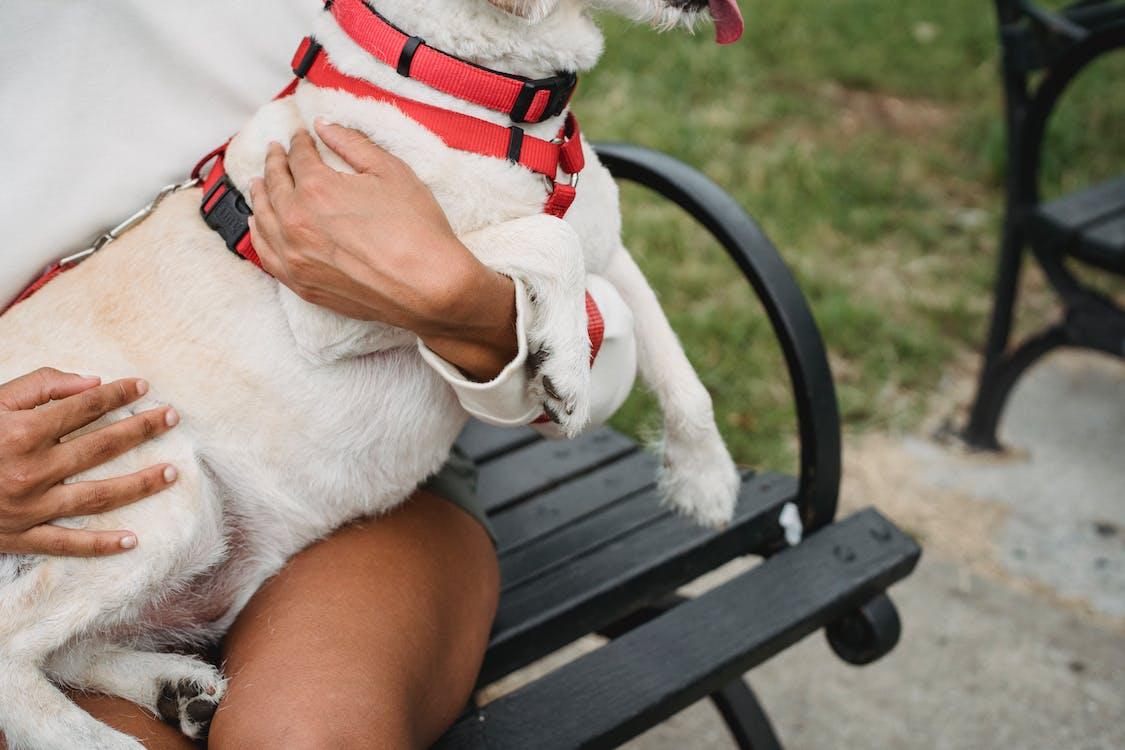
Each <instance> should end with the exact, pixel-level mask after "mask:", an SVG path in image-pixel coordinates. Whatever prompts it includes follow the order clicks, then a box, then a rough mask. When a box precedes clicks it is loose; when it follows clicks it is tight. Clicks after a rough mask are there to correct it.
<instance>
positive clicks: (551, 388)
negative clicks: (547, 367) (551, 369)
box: [543, 375, 573, 414]
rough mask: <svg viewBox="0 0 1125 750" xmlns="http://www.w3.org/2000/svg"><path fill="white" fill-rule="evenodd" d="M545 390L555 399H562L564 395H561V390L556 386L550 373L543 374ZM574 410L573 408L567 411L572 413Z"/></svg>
mask: <svg viewBox="0 0 1125 750" xmlns="http://www.w3.org/2000/svg"><path fill="white" fill-rule="evenodd" d="M543 390H544V391H546V392H547V395H548V396H550V397H551V398H553V399H555V400H556V401H562V396H560V395H559V391H558V389H557V388H555V384H554V382H553V381H552V380H551V376H550V375H544V376H543ZM572 412H573V410H570V411H567V414H570V413H572Z"/></svg>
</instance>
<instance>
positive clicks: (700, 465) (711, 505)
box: [659, 433, 742, 528]
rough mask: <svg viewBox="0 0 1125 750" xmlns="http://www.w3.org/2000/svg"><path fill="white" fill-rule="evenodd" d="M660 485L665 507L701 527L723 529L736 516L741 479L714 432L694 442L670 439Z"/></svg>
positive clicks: (720, 439) (666, 447)
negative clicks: (670, 508)
mask: <svg viewBox="0 0 1125 750" xmlns="http://www.w3.org/2000/svg"><path fill="white" fill-rule="evenodd" d="M659 483H660V490H661V494H662V495H663V497H664V502H665V504H667V505H668V506H670V507H672V508H674V509H675V510H676V511H677V512H678V513H680V514H681V515H684V516H686V517H688V518H690V519H691V520H692V521H694V522H695V523H697V524H699V525H700V526H706V527H708V528H722V527H723V526H725V525H727V524H728V523H730V521H731V519H732V518H733V517H734V508H735V505H737V504H738V491H739V488H740V487H741V485H742V480H741V478H740V477H739V474H738V469H737V468H736V467H735V465H734V461H732V460H731V457H730V453H729V452H728V451H727V448H726V445H724V444H723V441H722V438H720V437H719V436H718V434H717V433H715V434H713V435H709V436H708V437H707V438H706V439H703V440H698V441H694V442H692V441H681V440H672V439H669V440H667V441H666V442H665V445H664V465H663V467H662V468H661V470H660V477H659Z"/></svg>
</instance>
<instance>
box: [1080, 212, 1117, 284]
mask: <svg viewBox="0 0 1125 750" xmlns="http://www.w3.org/2000/svg"><path fill="white" fill-rule="evenodd" d="M1121 211H1122V212H1121V213H1120V214H1118V215H1117V216H1114V217H1112V218H1110V219H1108V220H1106V221H1102V222H1099V223H1098V224H1097V225H1096V226H1093V227H1091V228H1090V230H1089V231H1088V232H1084V233H1083V235H1082V245H1081V247H1080V248H1079V250H1078V254H1079V255H1081V256H1082V257H1083V258H1086V259H1088V260H1089V261H1090V262H1091V263H1095V264H1096V265H1099V266H1102V267H1103V268H1107V269H1109V270H1114V271H1121V272H1123V273H1125V208H1122V210H1121Z"/></svg>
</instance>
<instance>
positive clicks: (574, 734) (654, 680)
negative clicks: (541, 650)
mask: <svg viewBox="0 0 1125 750" xmlns="http://www.w3.org/2000/svg"><path fill="white" fill-rule="evenodd" d="M919 555H920V550H919V548H918V546H917V544H916V543H915V542H914V541H913V540H912V539H910V538H909V537H907V536H906V535H904V534H903V533H902V532H900V531H898V530H897V529H896V528H894V526H893V525H892V524H890V523H889V522H888V521H887V520H886V519H884V518H883V517H882V516H880V515H879V514H878V513H877V512H876V511H874V510H866V511H862V512H860V513H858V514H856V515H855V516H852V517H851V518H848V519H846V520H844V521H840V522H837V523H835V524H832V525H830V526H828V527H825V528H824V529H822V530H820V531H819V532H817V533H816V534H814V535H813V536H812V537H810V538H809V539H807V540H805V541H804V542H803V543H802V544H800V545H798V546H797V547H794V548H792V549H788V550H785V551H783V552H780V553H778V554H777V555H775V556H774V557H772V558H770V559H769V560H767V561H765V562H764V563H762V564H761V565H759V566H758V567H756V568H754V569H753V570H751V571H749V572H747V573H745V574H743V575H741V576H739V577H737V578H735V579H734V580H732V581H730V582H728V583H726V584H723V585H722V586H720V587H718V588H716V589H714V590H712V591H710V592H708V593H706V594H704V595H703V596H701V597H699V598H698V599H696V600H694V601H691V602H688V603H686V604H683V605H682V606H679V607H676V608H674V609H672V610H671V611H669V612H668V613H667V614H665V615H662V616H660V617H658V618H656V619H654V620H653V621H652V622H650V623H648V624H646V625H644V626H642V627H640V628H637V629H636V630H633V631H631V632H629V633H627V634H625V635H623V636H621V637H620V638H618V639H617V640H615V641H612V642H611V643H609V644H607V645H606V646H604V647H603V648H601V649H599V650H598V651H595V652H593V653H591V654H588V655H586V656H584V657H582V658H580V659H578V660H576V661H574V662H572V663H570V664H568V665H566V666H564V667H562V668H560V669H558V670H556V671H555V672H552V673H550V674H548V675H546V676H545V677H542V678H540V679H539V680H536V681H535V682H533V683H531V684H529V685H527V686H525V687H523V688H521V689H520V690H518V691H516V692H515V693H512V694H510V695H507V696H505V697H503V698H500V699H498V700H496V701H494V702H493V703H491V704H489V705H487V706H485V707H484V708H483V709H481V710H480V711H479V712H478V714H477V715H476V716H471V717H468V718H466V719H464V720H462V721H461V722H459V723H458V724H457V725H455V726H454V728H453V729H452V730H450V732H449V733H448V734H447V735H446V736H445V737H444V738H443V739H442V740H441V741H440V742H439V744H438V745H437V747H439V748H442V749H443V750H448V749H450V748H484V747H487V748H490V749H491V750H503V749H505V748H519V749H520V750H522V749H523V748H530V747H534V748H537V749H538V750H552V749H554V748H558V749H560V750H561V749H563V748H566V749H567V750H570V749H571V748H576V747H582V748H608V747H615V746H617V745H618V744H620V743H622V742H624V741H626V740H628V739H630V738H631V737H634V736H636V735H637V734H639V733H640V732H642V731H644V730H645V729H648V728H649V727H651V726H653V725H655V724H657V723H658V722H660V721H662V720H664V719H666V718H668V717H669V716H671V715H673V714H675V713H676V712H678V711H680V710H681V709H683V708H685V707H686V706H688V705H691V704H692V703H694V702H696V701H698V700H700V699H701V698H704V697H705V696H707V695H709V694H711V693H712V692H714V691H715V690H717V689H719V688H720V687H721V686H723V685H725V684H727V683H729V682H730V681H731V680H732V679H734V678H735V677H737V676H738V675H740V674H742V673H743V672H745V671H747V670H748V669H750V668H752V667H754V666H756V665H757V664H760V663H762V662H763V661H765V660H766V659H768V658H770V657H771V656H773V655H774V654H777V653H778V652H780V651H782V650H783V649H785V648H787V647H789V646H791V645H792V644H794V643H796V642H797V641H799V640H800V639H802V638H804V637H805V636H807V635H809V634H810V633H813V632H815V631H816V630H818V629H819V628H821V627H823V626H824V625H826V624H827V623H829V622H832V621H834V620H836V619H837V618H839V617H841V616H842V615H844V614H845V613H846V612H848V611H850V610H852V609H854V608H855V607H857V606H859V605H861V604H862V603H863V602H864V601H866V600H868V599H870V598H871V597H872V596H875V595H876V594H878V593H879V592H881V591H883V590H885V589H886V588H887V587H888V586H890V585H891V584H892V583H894V582H896V581H898V580H900V579H901V578H903V577H905V576H906V575H908V574H909V573H910V571H911V570H912V569H913V568H914V565H915V564H916V563H917V560H918V557H919Z"/></svg>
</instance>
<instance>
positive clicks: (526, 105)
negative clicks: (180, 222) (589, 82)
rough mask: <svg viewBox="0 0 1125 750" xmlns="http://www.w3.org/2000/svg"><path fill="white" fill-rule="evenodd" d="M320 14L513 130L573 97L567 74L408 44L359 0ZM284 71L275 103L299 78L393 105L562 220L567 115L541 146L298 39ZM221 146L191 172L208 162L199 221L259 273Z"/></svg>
mask: <svg viewBox="0 0 1125 750" xmlns="http://www.w3.org/2000/svg"><path fill="white" fill-rule="evenodd" d="M325 10H328V11H330V12H331V13H332V15H333V17H334V18H335V19H336V22H337V23H338V24H339V26H340V28H342V29H343V30H344V31H345V32H346V33H347V34H348V36H349V37H350V38H351V39H352V40H353V41H354V42H355V43H356V44H358V45H359V46H361V47H362V48H363V49H364V50H366V51H367V52H368V53H370V54H371V55H373V56H374V57H376V58H377V59H379V60H381V61H383V62H384V63H386V64H387V65H390V66H393V67H394V68H395V70H396V71H398V73H399V75H402V76H404V77H408V78H412V79H414V80H417V81H420V82H422V83H425V84H426V85H428V86H431V87H432V88H435V89H437V90H439V91H442V92H445V93H447V94H449V95H451V96H455V97H457V98H459V99H462V100H464V101H468V102H473V103H475V104H478V105H480V106H483V107H487V108H489V109H493V110H496V111H498V112H504V113H506V114H508V116H509V117H510V118H511V119H512V120H513V121H514V122H542V121H543V120H545V119H548V118H550V117H555V116H558V115H559V114H561V113H562V112H563V111H564V110H565V109H566V106H567V104H568V103H569V102H570V98H571V96H572V95H573V93H574V88H575V85H576V83H577V76H575V74H574V73H562V74H559V75H556V76H553V77H551V78H544V79H540V80H530V79H527V78H524V77H523V76H516V75H511V74H508V73H500V72H497V71H495V70H490V69H488V68H484V67H481V66H479V65H474V64H472V63H469V62H466V61H464V60H461V59H459V58H456V57H453V56H451V55H447V54H446V53H444V52H441V51H440V50H437V49H434V48H433V47H430V46H428V45H427V44H426V43H425V42H424V41H423V40H422V39H421V38H419V37H416V36H409V35H408V34H406V33H405V32H403V31H401V30H400V29H398V27H396V26H395V25H394V24H392V23H391V22H390V21H388V20H387V19H385V18H383V16H381V15H380V14H379V13H378V12H377V11H375V9H374V8H372V7H371V6H370V5H368V4H367V3H365V2H363V0H329V2H328V3H326V5H325ZM293 73H294V75H295V76H296V78H294V79H293V81H292V82H291V83H290V84H289V85H288V86H286V87H285V89H284V90H283V91H282V92H281V93H280V94H278V95H277V98H278V99H282V98H285V97H287V96H291V95H292V94H293V92H294V91H296V90H297V86H298V84H299V83H300V82H301V80H305V81H307V82H308V83H310V84H312V85H314V86H317V87H319V88H326V89H336V90H339V91H344V92H346V93H349V94H351V95H353V96H357V97H360V98H363V99H371V100H374V101H380V102H386V103H388V104H393V105H394V106H395V107H397V108H398V109H399V110H400V111H402V113H403V114H405V115H406V116H407V117H409V118H410V119H412V120H414V121H415V122H417V123H418V124H419V125H421V126H423V127H424V128H426V129H427V130H429V131H430V132H432V133H434V134H435V135H437V136H438V137H439V138H440V139H441V140H442V142H443V143H445V145H447V146H449V147H450V148H454V149H457V150H460V151H468V152H470V153H475V154H480V155H482V156H490V157H493V158H497V159H507V160H508V161H510V162H512V163H513V164H519V165H520V166H522V167H524V168H526V169H528V170H530V171H532V172H535V173H537V174H540V175H542V176H543V177H544V179H545V180H546V183H547V185H548V189H549V194H548V197H547V201H546V203H545V204H544V206H543V210H544V212H545V213H548V214H550V215H552V216H557V217H559V218H562V217H563V216H565V215H566V212H567V210H568V209H569V208H570V206H571V204H572V203H574V198H575V196H576V195H577V192H576V189H575V188H576V185H577V181H578V174H579V172H581V171H582V168H583V167H584V166H585V157H584V155H583V153H582V139H581V137H580V133H579V129H578V121H577V120H576V119H575V118H574V115H572V114H568V115H567V117H566V120H565V121H564V123H563V125H562V127H561V128H560V129H559V132H558V135H557V136H556V137H555V138H553V139H552V140H549V141H548V140H543V139H542V138H536V137H534V136H530V135H527V134H526V133H525V132H524V130H523V128H520V127H519V126H517V125H512V126H510V127H504V126H502V125H497V124H495V123H492V122H489V121H487V120H482V119H480V118H477V117H472V116H471V115H465V114H461V113H460V112H454V111H452V110H448V109H442V108H441V107H435V106H433V105H430V104H425V103H423V102H419V101H416V100H414V99H408V98H406V97H404V96H400V95H398V94H395V93H393V92H390V91H387V90H386V89H383V88H380V87H378V86H376V85H374V84H372V83H369V82H368V81H365V80H363V79H360V78H356V77H354V76H350V75H348V74H347V73H344V72H343V71H341V70H340V69H339V68H337V67H336V66H335V65H333V64H332V63H331V61H329V60H328V57H327V56H326V55H325V54H324V50H323V49H322V47H321V46H320V44H318V43H317V42H316V40H315V39H312V38H311V37H306V38H305V39H304V40H303V41H302V42H301V44H300V46H299V47H298V48H297V52H296V53H295V54H294V55H293ZM226 147H227V144H223V145H222V146H220V147H219V148H217V149H215V150H214V151H212V152H211V153H210V154H208V155H207V156H206V157H204V158H203V160H202V161H201V162H200V163H199V164H197V165H196V167H195V169H194V170H193V171H192V176H193V177H200V175H201V173H202V171H203V169H204V168H205V167H206V166H207V165H208V164H209V163H211V162H212V161H214V165H213V166H212V167H211V170H210V171H209V172H208V173H207V177H206V178H203V179H202V182H203V204H202V207H201V213H202V214H203V219H204V221H206V222H207V225H208V226H209V227H211V228H212V229H214V230H215V231H216V232H218V233H219V235H220V236H221V237H222V238H223V240H224V241H225V242H226V244H227V247H228V248H230V249H231V250H232V251H233V252H235V253H237V254H238V255H240V256H242V257H243V258H245V259H246V260H249V261H250V262H252V263H254V264H255V265H257V266H261V260H260V259H259V257H258V254H257V252H255V250H254V247H253V244H252V243H251V241H250V229H249V223H248V220H249V218H250V215H251V213H252V212H251V210H250V206H249V204H248V203H247V202H246V198H245V196H243V195H242V193H241V192H240V191H239V190H238V189H237V188H236V187H235V186H234V183H233V182H231V180H230V178H229V177H228V176H227V174H226V170H225V168H224V166H223V156H224V154H225V152H226ZM560 170H561V171H562V172H564V173H566V174H567V175H569V180H568V181H566V182H559V181H558V175H559V172H560Z"/></svg>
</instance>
